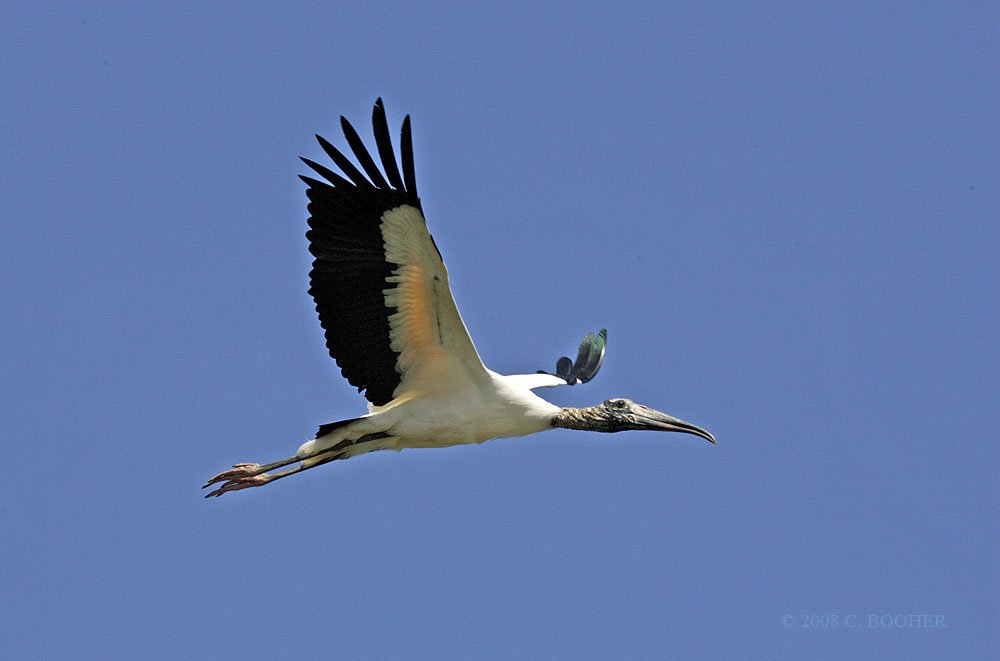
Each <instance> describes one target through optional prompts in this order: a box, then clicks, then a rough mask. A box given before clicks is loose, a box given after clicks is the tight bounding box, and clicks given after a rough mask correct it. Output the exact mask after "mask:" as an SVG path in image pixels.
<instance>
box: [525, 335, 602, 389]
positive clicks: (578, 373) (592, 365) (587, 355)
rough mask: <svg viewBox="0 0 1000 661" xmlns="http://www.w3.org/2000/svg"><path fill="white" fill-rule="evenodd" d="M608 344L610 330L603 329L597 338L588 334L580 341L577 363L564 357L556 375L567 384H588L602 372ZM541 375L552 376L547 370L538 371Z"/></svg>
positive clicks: (560, 361)
mask: <svg viewBox="0 0 1000 661" xmlns="http://www.w3.org/2000/svg"><path fill="white" fill-rule="evenodd" d="M607 344H608V329H607V328H603V329H601V332H600V333H598V334H597V335H596V336H595V335H594V334H593V333H587V334H586V335H584V336H583V339H582V340H580V347H579V348H578V349H577V354H576V361H573V360H570V358H569V356H563V357H562V358H560V359H559V360H558V361H557V362H556V373H555V374H553V375H552V376H558V377H559V378H560V379H563V380H564V381H565V382H566V383H567V384H569V385H571V386H574V385H576V384H577V382H580V383H587V382H588V381H590V380H591V379H593V378H594V377H595V376H597V372H598V371H600V369H601V365H602V364H603V363H604V351H605V349H606V348H607ZM538 373H539V374H550V372H546V371H545V370H538Z"/></svg>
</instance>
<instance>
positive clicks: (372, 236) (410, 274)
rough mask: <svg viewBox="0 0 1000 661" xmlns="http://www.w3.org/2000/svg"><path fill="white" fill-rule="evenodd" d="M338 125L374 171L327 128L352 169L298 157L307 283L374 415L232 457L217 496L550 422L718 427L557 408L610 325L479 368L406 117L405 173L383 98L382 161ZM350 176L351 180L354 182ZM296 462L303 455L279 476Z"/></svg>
mask: <svg viewBox="0 0 1000 661" xmlns="http://www.w3.org/2000/svg"><path fill="white" fill-rule="evenodd" d="M340 123H341V126H342V128H343V131H344V136H345V137H346V138H347V144H348V145H349V146H350V148H351V151H353V152H354V156H355V158H356V159H357V162H358V164H359V165H360V166H361V169H362V170H364V174H362V172H361V171H359V170H358V169H357V167H355V166H354V165H353V164H352V163H351V162H350V161H349V160H348V159H347V158H346V157H345V156H344V155H343V154H342V153H341V152H340V151H338V150H337V149H336V148H335V147H334V146H333V145H331V144H330V143H329V142H327V141H326V140H324V139H323V138H322V137H320V136H316V137H317V139H318V140H319V143H320V145H321V146H322V147H323V150H324V151H325V152H326V153H327V154H328V155H329V156H330V158H331V159H332V160H333V162H334V163H335V164H336V166H337V167H338V168H340V171H341V172H342V173H343V176H341V175H338V174H336V173H334V172H332V171H331V170H330V169H328V168H326V167H324V166H322V165H320V164H319V163H315V162H313V161H311V160H309V159H306V158H303V159H302V160H303V161H304V162H305V164H306V165H308V166H309V167H310V168H312V169H313V170H315V171H316V172H317V173H318V174H319V175H320V176H321V177H322V178H323V179H325V181H320V180H318V179H314V178H311V177H306V176H302V177H301V179H302V180H303V181H304V182H305V183H306V184H307V185H308V187H309V188H308V190H307V191H306V194H307V196H308V198H309V206H308V210H309V213H310V218H309V227H310V230H309V231H308V232H307V234H306V237H307V238H308V239H309V251H310V252H311V253H312V254H313V256H314V257H315V261H313V268H312V272H311V273H310V284H311V288H310V290H309V293H310V294H311V295H312V297H313V299H314V300H315V302H316V311H317V312H318V313H319V320H320V324H322V326H323V328H324V330H325V331H326V345H327V348H328V349H329V350H330V355H331V356H332V357H333V358H334V359H335V360H336V361H337V365H339V366H340V369H341V373H342V374H343V375H344V378H346V379H347V380H348V382H350V384H351V385H353V386H355V387H357V389H358V391H359V392H361V391H364V393H365V397H366V398H367V399H368V414H367V415H363V416H361V417H359V418H352V419H350V420H341V421H339V422H332V423H329V424H325V425H322V426H320V428H319V431H317V433H316V438H315V439H313V440H311V441H308V442H306V443H304V444H303V445H302V446H301V447H299V449H298V452H296V453H295V455H294V456H292V457H289V458H287V459H282V460H281V461H275V462H272V463H269V464H249V463H247V464H236V465H235V466H233V468H232V470H227V471H224V472H222V473H219V474H218V475H216V476H215V477H213V478H212V479H211V480H209V481H208V483H206V484H205V487H208V486H210V485H213V484H218V485H219V486H218V487H217V488H216V489H215V490H214V491H212V492H210V493H209V494H208V496H206V498H207V497H209V496H221V495H222V494H224V493H226V492H228V491H236V490H239V489H246V488H248V487H258V486H263V485H265V484H269V483H270V482H273V481H274V480H277V479H280V478H282V477H286V476H288V475H292V474H293V473H297V472H299V471H303V470H306V469H309V468H312V467H314V466H319V465H320V464H325V463H327V462H330V461H333V460H335V459H347V458H349V457H353V456H355V455H359V454H362V453H365V452H372V451H374V450H402V449H403V448H441V447H448V446H452V445H460V444H464V443H482V442H484V441H488V440H490V439H493V438H501V437H511V436H523V435H525V434H533V433H535V432H540V431H545V430H546V429H552V428H554V427H564V428H567V429H584V430H591V431H601V432H618V431H624V430H626V429H650V430H658V431H675V432H686V433H688V434H695V435H697V436H701V437H702V438H705V439H707V440H709V441H711V442H712V443H715V438H714V437H713V436H712V434H710V433H709V432H707V431H705V430H704V429H701V428H700V427H697V426H695V425H693V424H691V423H688V422H684V421H683V420H679V419H677V418H675V417H673V416H669V415H667V414H665V413H661V412H659V411H656V410H653V409H651V408H648V407H646V406H642V405H640V404H636V403H634V402H632V401H631V400H628V399H622V398H617V399H609V400H607V401H605V402H604V403H603V404H599V405H597V406H592V407H589V408H582V409H577V408H569V407H563V408H560V407H558V406H555V405H553V404H550V403H549V402H547V401H545V400H544V399H542V398H540V397H538V396H536V395H535V394H534V393H533V392H532V390H533V389H535V388H548V387H552V386H562V385H574V384H576V383H586V382H587V381H590V380H591V379H592V378H594V376H595V375H596V374H597V371H598V370H599V369H600V368H601V363H602V362H603V360H604V350H605V346H606V343H607V332H606V330H602V331H601V332H600V333H598V334H597V335H594V334H593V333H590V334H588V335H587V336H586V337H584V338H583V341H582V342H580V346H579V350H578V353H577V358H576V360H575V361H573V360H570V359H569V358H568V357H563V358H560V359H559V361H558V362H557V363H556V371H555V373H554V374H551V373H546V372H542V371H539V372H538V373H537V374H515V375H512V376H503V375H500V374H497V373H496V372H493V371H492V370H489V369H487V368H486V366H484V365H483V362H482V360H481V359H480V358H479V354H478V353H477V352H476V347H475V346H474V345H473V343H472V339H471V338H470V337H469V332H468V330H467V329H466V327H465V323H464V322H463V321H462V317H461V315H459V313H458V308H457V307H456V306H455V300H454V298H452V294H451V288H450V287H449V284H448V271H447V269H446V268H445V266H444V262H443V261H442V259H441V253H440V252H438V249H437V246H436V245H435V243H434V239H433V238H431V235H430V233H429V232H428V231H427V225H426V223H425V221H424V216H423V213H422V211H421V208H420V199H419V197H418V196H417V184H416V178H415V176H414V171H413V143H412V141H411V138H410V118H409V116H407V117H406V119H404V120H403V128H402V134H401V157H402V176H401V175H400V171H399V168H398V167H397V165H396V157H395V154H394V152H393V148H392V143H391V141H390V138H389V127H388V123H387V122H386V117H385V108H384V107H383V105H382V100H381V99H378V100H377V101H376V102H375V108H374V111H373V113H372V124H373V126H374V133H375V146H376V147H377V149H378V155H379V158H380V160H381V161H382V171H380V170H379V168H378V166H377V165H376V164H375V161H374V160H373V159H372V157H371V155H370V154H369V152H368V150H367V149H366V148H365V145H364V143H363V142H362V141H361V138H360V137H358V133H357V131H355V130H354V127H352V126H351V124H350V123H349V122H348V121H347V120H346V119H344V118H343V117H341V118H340ZM345 177H346V178H345ZM290 464H298V465H297V466H294V467H292V468H288V469H285V470H283V471H279V472H274V471H276V469H279V468H283V467H285V466H288V465H290Z"/></svg>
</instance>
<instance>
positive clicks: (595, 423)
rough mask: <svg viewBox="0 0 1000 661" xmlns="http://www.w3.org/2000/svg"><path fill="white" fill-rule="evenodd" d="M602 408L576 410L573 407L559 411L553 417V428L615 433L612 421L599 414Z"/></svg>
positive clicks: (591, 407) (592, 407)
mask: <svg viewBox="0 0 1000 661" xmlns="http://www.w3.org/2000/svg"><path fill="white" fill-rule="evenodd" d="M599 408H600V406H589V407H587V408H585V409H575V408H573V407H571V406H567V407H564V408H562V409H559V413H556V414H555V415H554V416H553V417H552V426H553V427H562V428H563V429H582V430H584V431H603V432H613V431H617V429H613V425H612V424H611V421H610V420H607V419H606V418H605V417H604V416H602V415H599V414H598V409H599Z"/></svg>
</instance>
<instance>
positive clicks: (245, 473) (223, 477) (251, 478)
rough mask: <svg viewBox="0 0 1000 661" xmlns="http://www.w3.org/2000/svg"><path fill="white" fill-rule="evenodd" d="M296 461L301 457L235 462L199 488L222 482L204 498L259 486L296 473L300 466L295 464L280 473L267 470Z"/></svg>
mask: <svg viewBox="0 0 1000 661" xmlns="http://www.w3.org/2000/svg"><path fill="white" fill-rule="evenodd" d="M296 461H301V459H300V458H299V457H297V456H295V457H288V458H287V459H282V460H281V461H274V462H271V463H270V464H263V465H261V464H236V465H234V466H233V468H232V470H227V471H223V472H221V473H219V474H218V475H216V476H215V477H213V478H212V479H211V480H209V481H208V482H206V483H205V484H204V485H203V486H202V487H201V488H202V489H204V488H205V487H207V486H210V485H213V484H216V483H218V482H222V483H223V484H222V486H220V487H219V488H218V489H216V490H215V491H212V492H211V493H209V494H208V495H207V496H205V498H208V497H210V496H221V495H222V494H224V493H226V492H227V491H239V490H240V489H247V488H249V487H261V486H264V485H265V484H267V483H268V482H273V481H274V480H277V479H278V478H281V477H285V476H286V475H291V474H292V473H297V472H298V471H300V470H302V468H303V467H302V466H297V467H296V468H294V469H291V470H287V471H282V472H281V473H270V474H269V473H268V471H272V470H274V469H275V468H281V467H282V466H287V465H288V464H294V463H295V462H296Z"/></svg>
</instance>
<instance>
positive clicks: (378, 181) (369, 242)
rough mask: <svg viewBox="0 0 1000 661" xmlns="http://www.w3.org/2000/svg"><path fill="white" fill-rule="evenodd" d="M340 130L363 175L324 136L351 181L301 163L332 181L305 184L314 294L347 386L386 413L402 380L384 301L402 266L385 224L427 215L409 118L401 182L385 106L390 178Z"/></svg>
mask: <svg viewBox="0 0 1000 661" xmlns="http://www.w3.org/2000/svg"><path fill="white" fill-rule="evenodd" d="M340 122H341V126H342V128H343V130H344V135H345V137H346V138H347V142H348V144H349V145H350V147H351V151H353V152H354V156H355V158H356V159H357V161H358V164H359V165H360V166H361V168H362V169H363V170H364V174H362V173H361V172H360V171H359V170H358V169H357V168H356V167H355V166H354V165H353V164H352V163H351V162H350V161H349V160H348V159H347V158H346V157H344V155H343V154H341V153H340V152H339V151H338V150H337V149H336V148H335V147H334V146H333V145H331V144H330V143H329V142H327V141H326V140H324V139H323V138H321V137H320V136H316V137H317V139H318V140H319V142H320V145H322V147H323V150H324V151H326V153H327V154H328V155H329V156H330V158H332V159H333V162H334V163H335V164H336V165H337V167H338V168H340V170H341V172H343V175H344V176H340V175H338V174H336V173H334V172H332V171H331V170H329V169H327V168H325V167H323V166H322V165H319V164H318V163H315V162H313V161H310V160H309V159H305V158H304V159H302V160H303V161H304V162H305V163H306V165H308V166H309V167H311V168H312V169H313V170H315V171H316V172H317V173H319V174H320V175H321V176H322V177H323V178H324V179H326V181H319V180H317V179H313V178H311V177H305V176H303V177H301V178H302V180H303V181H305V182H306V184H308V186H309V189H308V190H307V191H306V195H307V196H308V198H309V207H308V208H309V214H310V217H309V227H310V229H309V231H308V232H307V233H306V238H308V239H309V252H311V253H312V254H313V256H314V257H315V260H314V261H313V268H312V271H311V272H310V274H309V283H310V289H309V293H310V294H311V295H312V297H313V300H314V301H315V302H316V312H318V313H319V320H320V324H322V326H323V329H324V330H325V332H326V346H327V348H328V349H329V350H330V355H331V356H333V358H334V359H335V360H336V361H337V365H339V366H340V369H341V373H342V374H343V375H344V378H345V379H347V380H348V382H349V383H350V384H351V385H353V386H355V387H356V388H357V389H358V391H362V390H364V391H365V397H366V398H367V399H368V401H370V402H371V403H372V404H374V405H376V406H381V405H383V404H386V403H387V402H389V401H390V400H391V399H392V396H393V391H394V390H396V388H397V387H398V386H399V383H400V380H401V375H400V373H399V371H397V369H396V362H397V359H398V358H399V354H398V353H397V352H396V351H394V350H393V348H392V346H391V343H390V323H389V315H390V314H391V313H392V312H393V310H391V309H389V308H388V307H387V305H386V298H385V295H384V293H383V290H384V289H385V288H386V287H387V285H386V282H387V279H389V278H390V277H391V276H392V275H393V271H394V269H397V268H398V266H399V265H398V264H396V263H393V262H391V261H388V260H387V259H386V252H385V247H384V239H383V236H382V231H381V223H382V216H383V214H385V213H386V212H387V211H390V210H392V209H395V208H397V207H400V206H402V205H409V206H412V207H414V208H416V209H418V210H419V209H420V200H419V198H418V197H417V187H416V183H415V181H416V178H415V176H414V171H413V144H412V141H411V138H410V118H409V116H407V117H406V119H405V120H404V121H403V130H402V136H401V156H402V165H403V172H402V177H400V172H399V169H398V168H397V166H396V159H395V156H394V153H393V149H392V142H391V141H390V139H389V127H388V123H387V122H386V117H385V108H384V107H383V105H382V99H379V100H378V101H376V102H375V109H374V111H373V112H372V124H373V126H374V132H375V143H376V147H377V148H378V155H379V158H380V160H381V161H382V167H383V169H384V171H385V176H383V175H382V172H380V171H379V169H378V166H377V165H376V164H375V161H374V160H373V159H372V157H371V155H370V154H369V153H368V150H367V149H366V148H365V146H364V144H363V143H362V142H361V139H360V138H359V137H358V134H357V132H356V131H355V130H354V128H353V127H352V126H351V125H350V123H348V121H347V120H346V119H344V118H343V117H341V118H340ZM365 175H367V177H366V176H365ZM344 177H346V179H345V178H344Z"/></svg>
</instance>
